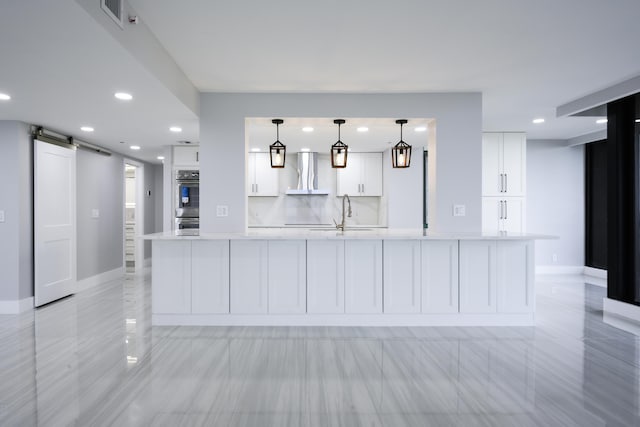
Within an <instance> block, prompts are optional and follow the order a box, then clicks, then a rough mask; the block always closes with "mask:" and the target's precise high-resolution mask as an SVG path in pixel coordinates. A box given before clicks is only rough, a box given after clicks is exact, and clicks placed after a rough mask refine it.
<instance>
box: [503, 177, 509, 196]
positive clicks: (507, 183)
mask: <svg viewBox="0 0 640 427" xmlns="http://www.w3.org/2000/svg"><path fill="white" fill-rule="evenodd" d="M508 191H509V181H508V180H507V174H506V173H505V174H504V192H505V193H507V192H508Z"/></svg>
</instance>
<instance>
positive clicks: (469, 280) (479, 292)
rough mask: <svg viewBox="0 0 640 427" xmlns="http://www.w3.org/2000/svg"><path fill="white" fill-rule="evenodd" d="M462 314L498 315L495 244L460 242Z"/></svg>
mask: <svg viewBox="0 0 640 427" xmlns="http://www.w3.org/2000/svg"><path fill="white" fill-rule="evenodd" d="M459 282H460V284H459V286H460V312H461V313H495V312H496V300H497V298H496V241H495V240H465V241H460V280H459Z"/></svg>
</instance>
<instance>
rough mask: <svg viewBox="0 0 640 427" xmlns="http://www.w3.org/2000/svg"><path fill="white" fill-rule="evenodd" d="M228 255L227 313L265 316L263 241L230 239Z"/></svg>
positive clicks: (266, 260) (265, 258)
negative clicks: (228, 297)
mask: <svg viewBox="0 0 640 427" xmlns="http://www.w3.org/2000/svg"><path fill="white" fill-rule="evenodd" d="M230 252H231V262H230V267H231V270H230V272H229V277H230V288H231V307H230V309H231V313H235V314H264V313H267V274H268V245H267V241H266V240H232V241H231V249H230Z"/></svg>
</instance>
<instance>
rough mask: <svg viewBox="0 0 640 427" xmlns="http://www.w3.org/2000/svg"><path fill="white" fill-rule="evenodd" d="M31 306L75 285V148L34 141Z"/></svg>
mask: <svg viewBox="0 0 640 427" xmlns="http://www.w3.org/2000/svg"><path fill="white" fill-rule="evenodd" d="M34 160H35V161H34V168H33V173H34V240H35V241H34V252H35V253H34V267H35V268H34V270H35V271H34V276H35V289H34V297H35V306H36V307H39V306H41V305H44V304H47V303H49V302H51V301H55V300H57V299H60V298H63V297H65V296H67V295H71V294H72V293H74V292H75V287H76V262H77V261H76V260H77V258H76V151H75V149H72V147H71V146H69V148H65V147H61V146H58V145H54V144H49V143H46V142H43V141H39V140H35V141H34Z"/></svg>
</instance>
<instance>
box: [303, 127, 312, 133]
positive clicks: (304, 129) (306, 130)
mask: <svg viewBox="0 0 640 427" xmlns="http://www.w3.org/2000/svg"><path fill="white" fill-rule="evenodd" d="M302 132H313V128H312V127H311V126H305V127H303V128H302Z"/></svg>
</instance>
